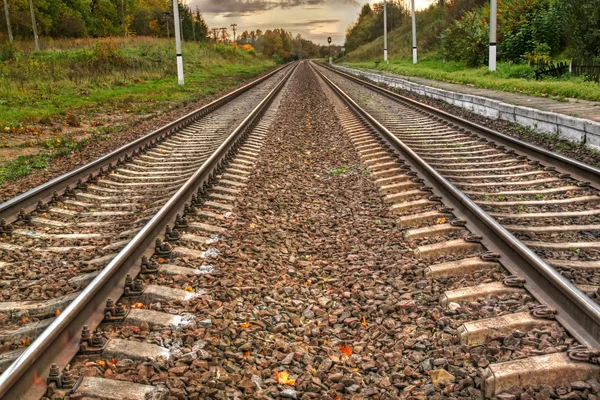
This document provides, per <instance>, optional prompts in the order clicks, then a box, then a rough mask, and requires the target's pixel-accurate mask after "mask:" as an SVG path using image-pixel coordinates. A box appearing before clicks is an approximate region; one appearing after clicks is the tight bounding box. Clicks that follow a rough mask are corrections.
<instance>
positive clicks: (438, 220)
mask: <svg viewBox="0 0 600 400" xmlns="http://www.w3.org/2000/svg"><path fill="white" fill-rule="evenodd" d="M435 223H436V224H438V225H440V224H445V223H446V218H438V219H436V220H435Z"/></svg>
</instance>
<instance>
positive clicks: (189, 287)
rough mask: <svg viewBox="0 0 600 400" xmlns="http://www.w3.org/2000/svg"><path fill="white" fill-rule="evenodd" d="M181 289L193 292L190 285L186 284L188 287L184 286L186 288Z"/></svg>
mask: <svg viewBox="0 0 600 400" xmlns="http://www.w3.org/2000/svg"><path fill="white" fill-rule="evenodd" d="M183 290H185V291H186V292H194V288H193V287H191V286H188V287H186V288H185V289H183Z"/></svg>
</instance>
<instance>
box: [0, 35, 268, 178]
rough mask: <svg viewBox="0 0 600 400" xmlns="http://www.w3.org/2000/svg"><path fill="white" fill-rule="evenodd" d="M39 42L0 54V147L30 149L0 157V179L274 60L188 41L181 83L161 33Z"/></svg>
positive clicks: (221, 87)
mask: <svg viewBox="0 0 600 400" xmlns="http://www.w3.org/2000/svg"><path fill="white" fill-rule="evenodd" d="M17 46H21V47H17ZM44 48H45V49H47V50H45V51H42V52H33V51H31V49H29V47H28V46H27V44H26V43H19V44H17V45H16V46H15V47H12V48H11V49H10V51H9V52H6V51H3V52H2V53H1V54H0V56H1V57H4V61H0V133H1V136H2V137H1V140H2V142H1V143H0V147H1V148H25V147H28V148H33V152H34V153H35V154H31V151H29V152H28V155H23V154H22V155H19V156H17V157H16V158H14V159H9V160H7V161H6V162H4V163H3V164H2V165H0V184H1V183H3V182H6V181H8V180H14V179H17V178H19V177H22V176H25V175H28V174H30V173H32V172H33V171H35V170H40V169H45V168H47V167H48V165H49V164H50V163H51V161H52V159H53V158H56V157H64V156H68V155H69V154H71V153H73V152H75V151H79V150H81V149H82V148H84V147H85V146H87V145H88V144H89V143H93V142H97V141H105V140H110V139H111V137H112V136H113V135H118V134H119V133H120V132H121V131H123V130H126V129H129V128H130V127H131V126H134V125H135V124H136V121H140V120H141V119H145V118H147V117H146V114H150V113H151V114H153V115H154V114H160V113H162V112H166V111H168V110H170V109H172V108H177V107H179V106H181V105H185V104H187V103H188V102H194V101H198V100H200V99H202V98H204V97H206V96H210V95H213V94H217V93H221V92H224V91H226V90H229V89H231V88H232V87H233V86H235V85H238V84H240V83H242V82H244V81H247V80H248V79H250V78H252V77H254V76H256V75H259V74H261V73H263V72H265V71H266V70H268V69H269V68H272V67H274V66H275V64H274V63H273V62H272V61H270V60H266V59H264V58H262V57H261V56H259V55H256V54H255V53H254V52H253V51H250V52H247V51H243V50H241V49H235V48H232V47H230V46H223V45H217V46H215V45H213V44H210V45H209V44H200V43H191V42H186V43H184V45H183V55H184V72H185V85H184V86H180V85H178V84H177V77H176V67H175V55H174V43H172V42H171V41H169V40H166V39H154V38H127V39H123V38H121V39H117V38H115V39H99V40H91V39H84V40H76V41H73V40H67V39H65V40H56V41H54V42H53V43H52V46H44ZM7 55H8V56H7ZM65 127H66V128H67V129H68V131H66V130H65ZM10 154H14V151H13V152H11V153H10ZM0 155H1V154H0ZM1 156H2V157H4V156H3V155H1Z"/></svg>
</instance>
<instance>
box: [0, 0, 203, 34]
mask: <svg viewBox="0 0 600 400" xmlns="http://www.w3.org/2000/svg"><path fill="white" fill-rule="evenodd" d="M0 6H1V7H2V8H3V10H2V12H1V17H0V35H1V36H0V37H2V38H4V39H6V38H7V37H8V32H9V29H8V24H10V32H11V33H12V36H13V37H14V38H15V39H17V40H19V39H22V40H29V39H31V38H32V37H33V34H32V31H33V28H32V20H31V14H30V9H29V1H28V0H3V2H2V3H0ZM33 9H34V13H35V18H36V26H37V30H38V34H39V35H40V36H46V37H52V38H82V37H107V36H125V35H133V36H155V37H169V36H170V37H172V36H173V32H174V29H173V28H174V27H173V11H172V10H173V8H172V3H171V2H170V1H168V0H36V1H35V2H33ZM7 10H8V13H7ZM179 16H180V18H181V27H182V30H183V35H184V37H185V38H186V39H189V40H193V39H194V38H195V39H196V40H206V37H207V34H208V26H207V24H206V22H205V21H204V18H203V17H202V14H201V13H200V11H199V10H198V8H197V7H196V9H195V10H192V9H191V7H189V6H187V5H185V4H183V3H181V2H180V3H179Z"/></svg>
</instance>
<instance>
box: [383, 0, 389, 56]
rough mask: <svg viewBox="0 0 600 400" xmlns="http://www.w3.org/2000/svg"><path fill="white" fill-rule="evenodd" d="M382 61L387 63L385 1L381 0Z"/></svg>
mask: <svg viewBox="0 0 600 400" xmlns="http://www.w3.org/2000/svg"><path fill="white" fill-rule="evenodd" d="M383 61H385V63H386V64H388V63H389V62H388V57H387V2H386V1H385V0H383Z"/></svg>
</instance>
